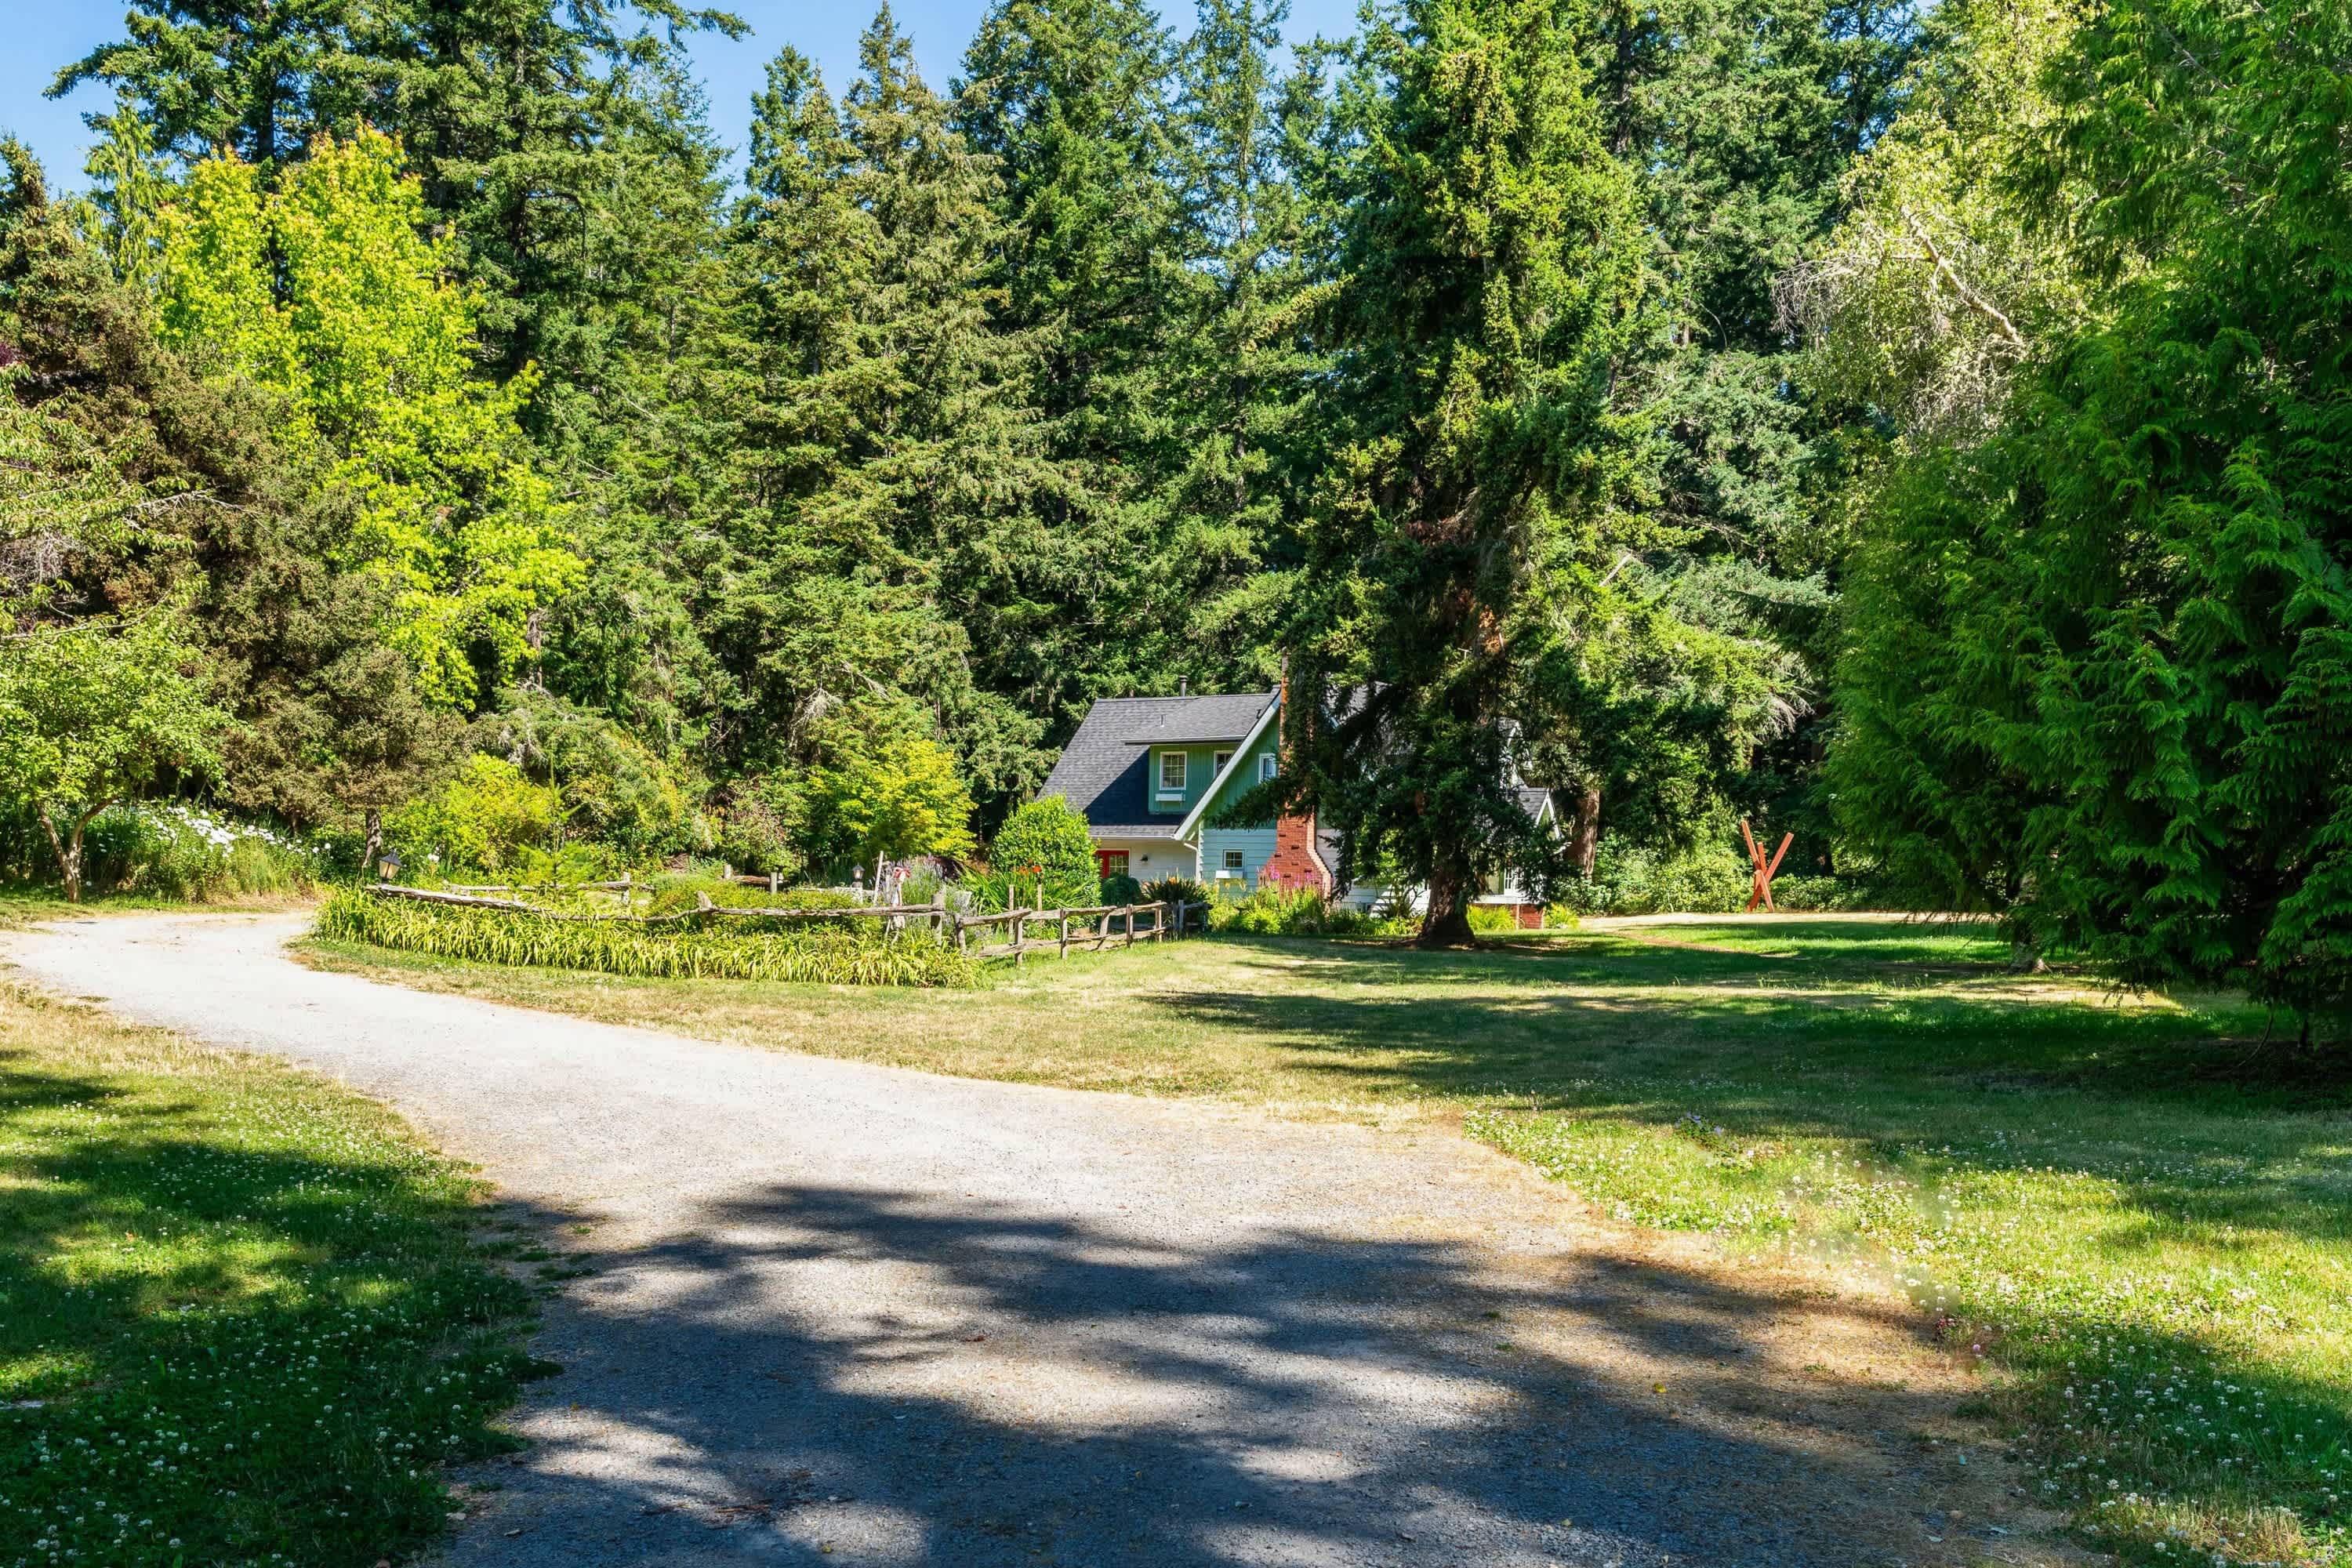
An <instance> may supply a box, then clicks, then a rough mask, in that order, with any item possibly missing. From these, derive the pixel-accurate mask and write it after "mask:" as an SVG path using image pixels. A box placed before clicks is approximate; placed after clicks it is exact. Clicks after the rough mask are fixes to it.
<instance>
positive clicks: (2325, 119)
mask: <svg viewBox="0 0 2352 1568" xmlns="http://www.w3.org/2000/svg"><path fill="white" fill-rule="evenodd" d="M2347 37H2352V11H2347V7H2346V6H2344V5H2340V4H2337V5H2329V6H2326V7H2322V8H2321V9H2320V10H2318V11H2316V12H2315V13H2310V14H2304V15H2297V16H2285V15H2280V14H2274V13H2271V12H2265V11H2258V10H2242V11H2225V10H2220V9H2216V8H2214V7H2210V6H2203V5H2196V4H2192V3H2187V0H2122V3H2119V4H2116V5H2111V6H2108V7H2105V8H2103V9H2101V10H2099V11H2097V12H2095V13H2094V14H2093V15H2091V16H2088V17H2086V18H2085V19H2084V21H2083V22H2082V24H2081V25H2080V26H2078V27H2076V28H2074V31H2073V33H2072V35H2071V37H2070V38H2069V40H2068V42H2067V44H2066V47H2064V48H2063V50H2062V51H2061V52H2060V53H2059V55H2058V56H2057V57H2056V58H2055V59H2054V60H2053V64H2052V66H2051V68H2050V69H2049V70H2048V72H2047V74H2046V76H2045V78H2044V80H2045V81H2046V83H2047V84H2048V85H2049V87H2050V89H2052V91H2053V95H2054V97H2055V100H2056V109H2057V113H2056V116H2055V122H2054V125H2053V132H2052V134H2051V135H2050V136H2049V137H2048V138H2047V139H2046V140H2045V141H2044V142H2043V144H2042V148H2041V149H2040V151H2039V156H2038V157H2036V158H2034V159H2033V160H2032V162H2031V163H2028V164H2027V165H2026V166H2024V167H2022V168H2021V169H2019V170H2017V171H2016V172H2015V174H2014V175H2013V180H2014V185H2013V187H2012V188H2014V189H2015V190H2016V191H2017V192H2018V194H2019V195H2020V196H2021V198H2022V200H2023V201H2024V203H2025V204H2026V210H2028V211H2032V212H2039V213H2043V214H2049V213H2063V214H2066V215H2067V216H2070V217H2071V218H2072V220H2073V221H2072V223H2071V225H2070V227H2069V231H2068V232H2067V233H2066V234H2065V235H2064V236H2063V238H2064V240H2065V241H2066V242H2067V243H2068V244H2069V245H2070V246H2071V247H2074V248H2075V254H2077V255H2079V256H2080V257H2082V258H2084V259H2085V260H2086V261H2087V262H2088V263H2089V264H2090V265H2091V267H2092V268H2093V271H2092V274H2091V275H2092V276H2093V277H2094V278H2095V279H2099V280H2101V281H2102V282H2103V283H2104V284H2105V289H2106V290H2107V295H2106V298H2105V299H2104V300H2101V301H2099V303H2098V305H2097V307H2096V308H2095V310H2093V311H2092V312H2091V320H2090V321H2089V323H2088V324H2087V325H2085V326H2084V327H2083V328H2081V329H2080V330H2079V331H2076V332H2074V333H2073V334H2070V335H2068V336H2067V337H2065V338H2064V339H2063V340H2062V341H2061V342H2058V343H2056V344H2055V345H2053V349H2052V351H2051V352H2050V353H2049V354H2048V358H2047V360H2046V362H2045V363H2042V364H2039V365H2037V366H2035V367H2033V368H2032V371H2031V372H2030V374H2027V375H2026V376H2024V377H2023V378H2022V380H2021V383H2020V384H2019V387H2018V390H2017V392H2016V393H2015V394H2013V395H2012V396H2011V400H2010V402H2009V404H2008V405H2007V406H2006V408H2005V409H2004V411H2003V413H2004V417H2003V419H2002V420H2001V423H2000V428H1999V429H1997V430H1996V431H1995V433H1994V434H1993V435H1992V436H1991V437H1990V438H1988V439H1986V440H1984V441H1982V442H1980V443H1979V444H1977V445H1975V446H1972V447H1965V448H1960V449H1958V450H1957V451H1955V450H1954V449H1952V448H1949V447H1945V448H1937V449H1932V450H1931V451H1930V452H1929V453H1928V454H1927V457H1926V458H1925V459H1924V460H1923V461H1922V463H1921V465H1920V467H1919V468H1917V469H1916V470H1915V471H1914V472H1913V473H1912V474H1909V475H1906V481H1907V482H1906V483H1904V484H1902V485H1900V486H1898V487H1895V489H1893V490H1892V492H1891V494H1890V496H1889V498H1888V500H1887V502H1886V503H1885V506H1884V507H1883V508H1882V509H1881V510H1880V511H1879V513H1878V515H1877V516H1876V517H1875V518H1874V527H1875V528H1876V529H1877V530H1879V531H1882V532H1883V536H1884V538H1885V548H1884V552H1883V554H1882V555H1881V556H1880V558H1879V560H1878V563H1877V567H1876V570H1875V571H1874V572H1873V573H1871V574H1869V576H1868V578H1866V579H1865V584H1866V585H1867V587H1868V589H1869V595H1868V601H1867V603H1868V605H1869V607H1870V609H1871V611H1872V616H1871V619H1869V620H1868V621H1866V622H1864V629H1865V630H1866V631H1868V632H1870V633H1872V634H1873V635H1870V636H1867V637H1861V636H1858V637H1856V638H1855V640H1854V643H1853V648H1852V652H1851V655H1850V657H1849V658H1848V659H1847V660H1846V661H1845V662H1844V664H1843V667H1842V671H1841V674H1842V679H1843V681H1844V682H1845V683H1847V684H1849V685H1851V686H1853V688H1854V689H1855V698H1854V702H1855V706H1856V709H1857V711H1858V712H1860V711H1864V710H1865V709H1864V704H1865V703H1868V704H1870V706H1869V707H1868V708H1867V710H1866V711H1868V712H1870V713H1871V714H1872V715H1873V716H1874V718H1876V719H1878V720H1880V721H1882V722H1880V723H1878V724H1876V725H1874V726H1873V727H1871V728H1867V729H1865V728H1863V727H1860V726H1856V727H1855V728H1854V729H1853V730H1852V731H1849V733H1848V734H1847V735H1846V736H1845V738H1844V742H1843V745H1842V747H1841V752H1840V763H1839V765H1840V768H1841V769H1842V771H1843V772H1844V773H1846V774H1847V775H1848V776H1849V777H1850V778H1851V779H1852V780H1853V783H1854V784H1855V785H1856V786H1857V787H1855V788H1853V789H1851V790H1849V791H1848V792H1847V793H1848V794H1849V795H1851V796H1852V797H1853V806H1854V807H1855V808H1857V809H1855V811H1854V817H1855V822H1854V826H1855V828H1856V830H1857V832H1859V833H1863V834H1866V835H1868V836H1869V837H1871V838H1872V839H1874V841H1882V842H1888V843H1890V844H1894V845H1896V846H1900V845H1903V844H1906V843H1925V844H1926V845H1927V846H1928V847H1929V848H1930V849H1931V850H1933V849H1948V848H1949V847H1951V846H1953V845H1954V844H1955V842H1956V836H1955V835H1954V834H1953V832H1952V826H1953V825H1954V824H1956V823H1963V822H1965V821H1967V820H1968V818H1969V816H1975V817H1977V818H1978V819H1982V818H1985V817H1988V816H1993V815H1995V814H1996V813H2000V814H2003V815H2004V816H2007V817H2008V818H2010V819H2012V820H2015V821H2017V823H2018V829H2019V830H2018V834H2017V837H2016V840H2015V841H2014V842H2013V844H2003V845H1994V846H1986V847H1973V846H1964V847H1963V852H1964V855H1966V851H1968V850H1973V854H1972V855H1966V858H1962V857H1950V858H1951V859H1952V860H1953V862H1954V869H1955V870H1956V871H1957V872H1958V877H1956V880H1960V881H1961V884H1962V885H1963V886H1965V885H1967V879H1975V880H1979V881H1981V880H1982V879H1983V878H1982V873H1981V870H1980V868H1981V867H1982V866H1983V865H1984V864H1985V863H1986V862H1988V861H1991V862H1992V863H1994V864H1998V857H2001V856H2007V855H2013V856H2014V857H2015V858H2016V860H2017V863H2018V865H2019V866H2020V868H2021V875H2020V876H2019V877H2018V878H2017V879H2015V881H2014V883H2013V884H2012V885H2011V886H2008V887H2005V888H1999V890H2000V891H2005V892H2009V893H2011V894H2012V895H2013V897H2014V901H2013V902H2011V904H2010V905H2009V913H2010V915H2011V919H2012V921H2014V922H2015V923H2016V925H2017V926H2018V927H2019V928H2020V929H2021V932H2022V933H2023V934H2025V935H2027V936H2029V937H2043V938H2051V939H2055V940H2058V941H2061V942H2065V943H2067V944H2069V945H2071V946H2074V947H2075V948H2076V949H2077V950H2078V951H2081V952H2086V953H2088V954H2089V955H2090V956H2092V957H2093V958H2095V959H2098V960H2102V961H2105V963H2108V964H2110V965H2112V967H2113V969H2114V970H2115V972H2116V973H2120V974H2121V975H2123V976H2124V977H2125V978H2126V979H2128V980H2131V981H2134V982H2137V983H2141V984H2165V983H2178V982H2184V981H2186V982H2192V983H2200V984H2214V983H2220V982H2224V981H2241V980H2242V981H2248V982H2251V984H2252V988H2253V989H2254V990H2255V992H2256V993H2257V994H2260V995H2263V996H2266V997H2271V998H2275V999H2277V1000H2279V1001H2282V1002H2284V1003H2287V1004H2290V1005H2294V1006H2296V1007H2298V1008H2301V1009H2303V1010H2305V1017H2306V1020H2308V1019H2309V1017H2310V1016H2311V1014H2312V1013H2313V1012H2316V1011H2339V1012H2340V1010H2341V1009H2342V1008H2344V1007H2345V1006H2346V1005H2347V1003H2352V913H2347V911H2352V767H2347V758H2352V747H2347V739H2352V703H2347V692H2352V658H2347V655H2352V594H2347V588H2346V583H2347V566H2352V470H2347V460H2346V453H2347V451H2352V438H2347V437H2352V349H2347V345H2352V321H2347V303H2346V302H2347V300H2352V290H2347V257H2352V178H2347V172H2346V168H2345V163H2344V159H2343V156H2342V147H2343V143H2344V137H2345V134H2346V129H2347V125H2352V84H2347V78H2346V77H2345V76H2344V74H2343V73H2342V71H2341V70H2340V69H2338V68H2337V63H2338V61H2339V60H2340V58H2341V52H2342V48H2343V46H2344V43H2345V40H2346V39H2347ZM1969 502H1973V503H1974V504H1973V505H1970V504H1968V503H1969ZM1923 544H1927V545H1931V546H1932V552H1930V551H1929V550H1927V549H1923V548H1922V545H1923ZM1862 592H1863V589H1862V587H1860V586H1858V588H1857V594H1858V595H1860V594H1861V593H1862ZM1923 601H1924V603H1922V602H1923ZM1915 605H1916V606H1918V607H1917V608H1914V607H1913V606H1915ZM1901 616H1909V617H1910V620H1911V626H1912V631H1911V634H1910V635H1909V637H1907V638H1904V639H1901V640H1898V639H1897V638H1896V637H1895V636H1893V635H1890V630H1891V628H1890V626H1889V625H1888V623H1889V622H1891V621H1893V620H1895V618H1896V617H1901ZM1914 669H1916V670H1918V671H1920V673H1918V674H1916V675H1915V674H1913V673H1911V671H1912V670H1914ZM1906 686H1907V687H1909V688H1911V689H1912V690H1913V691H1914V693H1915V695H1914V696H1913V698H1912V707H1911V710H1906V709H1905V708H1903V707H1900V706H1897V705H1896V704H1894V703H1891V702H1889V701H1887V700H1885V698H1886V696H1887V695H1888V694H1891V693H1899V692H1902V691H1904V690H1905V689H1906ZM1947 756H1949V757H1953V758H1956V759H1957V761H1958V766H1953V767H1948V768H1939V770H1938V772H1937V774H1936V776H1935V777H1934V778H1933V779H1932V780H1929V781H1927V782H1930V783H1932V784H1934V785H1935V786H1936V787H1935V788H1933V789H1925V790H1918V791H1916V792H1906V790H1905V789H1904V788H1902V787H1901V786H1902V784H1904V782H1905V781H1906V779H1918V778H1919V776H1920V768H1921V762H1922V760H1923V759H1924V760H1926V761H1927V762H1930V763H1938V762H1940V761H1941V759H1943V758H1945V757H1947ZM1922 859H1923V860H1927V861H1928V863H1929V864H1931V865H1932V864H1933V863H1934V860H1933V857H1932V856H1931V855H1923V856H1922ZM1996 886H1997V887H1998V884H1996Z"/></svg>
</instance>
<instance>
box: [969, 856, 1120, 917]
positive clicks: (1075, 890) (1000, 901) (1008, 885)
mask: <svg viewBox="0 0 2352 1568" xmlns="http://www.w3.org/2000/svg"><path fill="white" fill-rule="evenodd" d="M957 886H958V887H961V889H963V890H964V891H965V892H966V893H968V894H970V895H971V904H972V907H973V908H974V909H978V910H1009V909H1011V908H1012V907H1013V902H1012V900H1016V899H1017V900H1020V903H1021V907H1022V908H1024V909H1039V910H1071V909H1082V908H1084V907H1085V906H1087V905H1088V904H1091V903H1093V902H1094V901H1095V900H1097V899H1098V898H1100V897H1101V896H1102V881H1101V879H1100V878H1098V877H1097V876H1096V875H1095V868H1094V867H1093V865H1092V864H1089V865H1088V866H1087V868H1086V869H1085V870H1084V871H1083V872H1071V871H1067V870H1065V871H1061V872H1058V873H1048V874H1046V875H1045V876H1043V877H1041V876H1039V875H1038V874H1037V873H1036V872H1035V871H1034V870H1027V871H1020V872H1006V871H999V870H997V869H996V868H993V867H989V866H978V867H974V868H971V870H969V871H966V872H965V873H964V875H963V878H962V879H961V881H960V882H958V883H957Z"/></svg>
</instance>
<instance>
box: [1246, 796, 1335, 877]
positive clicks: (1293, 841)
mask: <svg viewBox="0 0 2352 1568" xmlns="http://www.w3.org/2000/svg"><path fill="white" fill-rule="evenodd" d="M1257 879H1258V882H1259V883H1260V885H1262V886H1265V887H1271V888H1312V889H1315V890H1316V891H1317V892H1318V893H1320V894H1322V895H1323V896H1324V897H1325V898H1329V897H1330V896H1331V869H1330V868H1329V867H1328V866H1326V865H1324V864H1323V857H1322V855H1321V854H1320V853H1319V852H1318V850H1317V849H1316V847H1315V814H1314V813H1313V812H1311V811H1309V812H1304V813H1299V814H1296V815H1293V816H1280V817H1276V819H1275V824H1274V853H1273V854H1272V855H1270V856H1268V857H1267V858H1266V862H1265V867H1264V868H1263V869H1261V870H1260V871H1259V872H1258V874H1257Z"/></svg>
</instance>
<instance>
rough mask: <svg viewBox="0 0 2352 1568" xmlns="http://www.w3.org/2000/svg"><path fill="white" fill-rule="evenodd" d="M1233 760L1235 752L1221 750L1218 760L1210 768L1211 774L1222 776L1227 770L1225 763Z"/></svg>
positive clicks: (1214, 776) (1215, 776)
mask: <svg viewBox="0 0 2352 1568" xmlns="http://www.w3.org/2000/svg"><path fill="white" fill-rule="evenodd" d="M1233 760H1234V754H1233V753H1232V752H1218V753H1217V760H1216V762H1215V763H1213V764H1211V766H1210V768H1209V776H1210V777H1212V778H1217V777H1220V776H1222V775H1223V773H1224V771H1225V764H1226V763H1230V762H1232V761H1233Z"/></svg>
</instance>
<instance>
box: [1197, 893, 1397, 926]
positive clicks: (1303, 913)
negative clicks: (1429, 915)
mask: <svg viewBox="0 0 2352 1568" xmlns="http://www.w3.org/2000/svg"><path fill="white" fill-rule="evenodd" d="M1209 929H1210V930H1211V931H1227V932H1234V933H1236V934H1239V935H1244V936H1331V937H1354V938H1365V937H1381V936H1402V935H1403V934H1405V932H1406V931H1409V930H1411V929H1412V922H1410V921H1400V920H1380V919H1377V918H1375V917H1373V916H1371V915H1368V914H1365V913H1363V912H1362V911H1361V910H1356V909H1352V908H1350V907H1349V906H1348V905H1346V904H1342V903H1335V902H1333V901H1332V900H1328V899H1326V898H1325V897H1324V896H1323V895H1322V894H1320V893H1318V892H1317V891H1315V889H1312V888H1273V887H1266V888H1259V889H1255V890H1254V891H1252V892H1250V893H1249V894H1247V895H1246V896H1244V897H1242V898H1238V899H1223V900H1217V901H1216V902H1214V903H1213V904H1212V905H1211V906H1210V908H1209Z"/></svg>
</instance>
